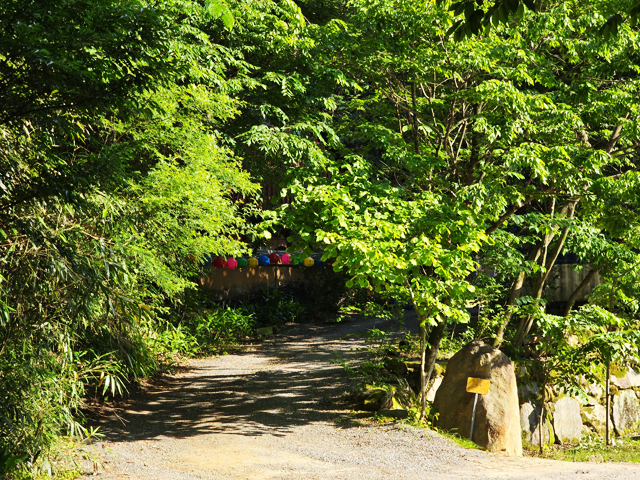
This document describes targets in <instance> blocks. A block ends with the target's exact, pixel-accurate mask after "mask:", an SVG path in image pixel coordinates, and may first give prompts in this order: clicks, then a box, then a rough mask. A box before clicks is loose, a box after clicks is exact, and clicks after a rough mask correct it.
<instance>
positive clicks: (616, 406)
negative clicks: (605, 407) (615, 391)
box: [611, 390, 640, 435]
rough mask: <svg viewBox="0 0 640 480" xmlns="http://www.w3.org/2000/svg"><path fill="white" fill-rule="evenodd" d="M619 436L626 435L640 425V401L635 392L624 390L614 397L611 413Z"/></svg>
mask: <svg viewBox="0 0 640 480" xmlns="http://www.w3.org/2000/svg"><path fill="white" fill-rule="evenodd" d="M611 416H612V418H613V426H614V428H615V429H616V433H617V434H618V435H625V434H626V433H628V432H629V431H630V430H632V429H634V428H635V427H637V426H638V425H639V424H640V401H638V397H637V396H636V392H634V391H633V390H623V391H622V392H620V394H619V395H615V396H614V397H613V408H612V412H611Z"/></svg>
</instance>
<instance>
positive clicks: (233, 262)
mask: <svg viewBox="0 0 640 480" xmlns="http://www.w3.org/2000/svg"><path fill="white" fill-rule="evenodd" d="M237 266H238V261H237V260H236V259H235V258H230V259H229V260H227V268H230V269H231V270H233V269H234V268H236V267H237Z"/></svg>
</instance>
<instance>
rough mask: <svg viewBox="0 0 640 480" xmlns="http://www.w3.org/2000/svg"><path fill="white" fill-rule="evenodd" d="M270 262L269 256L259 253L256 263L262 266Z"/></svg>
mask: <svg viewBox="0 0 640 480" xmlns="http://www.w3.org/2000/svg"><path fill="white" fill-rule="evenodd" d="M270 264H271V260H269V257H267V256H266V255H260V256H259V257H258V265H260V266H262V267H264V266H265V265H270Z"/></svg>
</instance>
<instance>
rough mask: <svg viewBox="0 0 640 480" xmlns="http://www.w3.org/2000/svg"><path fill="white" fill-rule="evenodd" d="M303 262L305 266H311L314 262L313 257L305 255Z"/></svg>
mask: <svg viewBox="0 0 640 480" xmlns="http://www.w3.org/2000/svg"><path fill="white" fill-rule="evenodd" d="M303 263H304V266H305V267H313V263H314V262H313V258H311V257H307V258H305V259H304V262H303Z"/></svg>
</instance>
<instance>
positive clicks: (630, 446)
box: [526, 437, 640, 463]
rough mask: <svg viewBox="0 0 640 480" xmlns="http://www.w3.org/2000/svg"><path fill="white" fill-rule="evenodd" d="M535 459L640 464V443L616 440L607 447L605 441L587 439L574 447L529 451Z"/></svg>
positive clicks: (629, 440) (557, 446)
mask: <svg viewBox="0 0 640 480" xmlns="http://www.w3.org/2000/svg"><path fill="white" fill-rule="evenodd" d="M526 453H527V454H528V455H530V456H533V457H540V458H548V459H551V460H563V461H567V462H589V461H591V462H633V463H640V441H637V440H632V439H631V438H616V439H615V445H609V446H607V445H605V443H604V440H603V439H600V438H596V437H587V438H586V439H584V440H583V441H582V442H580V443H578V444H573V445H552V446H551V447H550V448H548V449H545V450H544V451H543V454H542V456H541V455H540V454H539V452H538V451H537V450H535V451H527V452H526Z"/></svg>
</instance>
